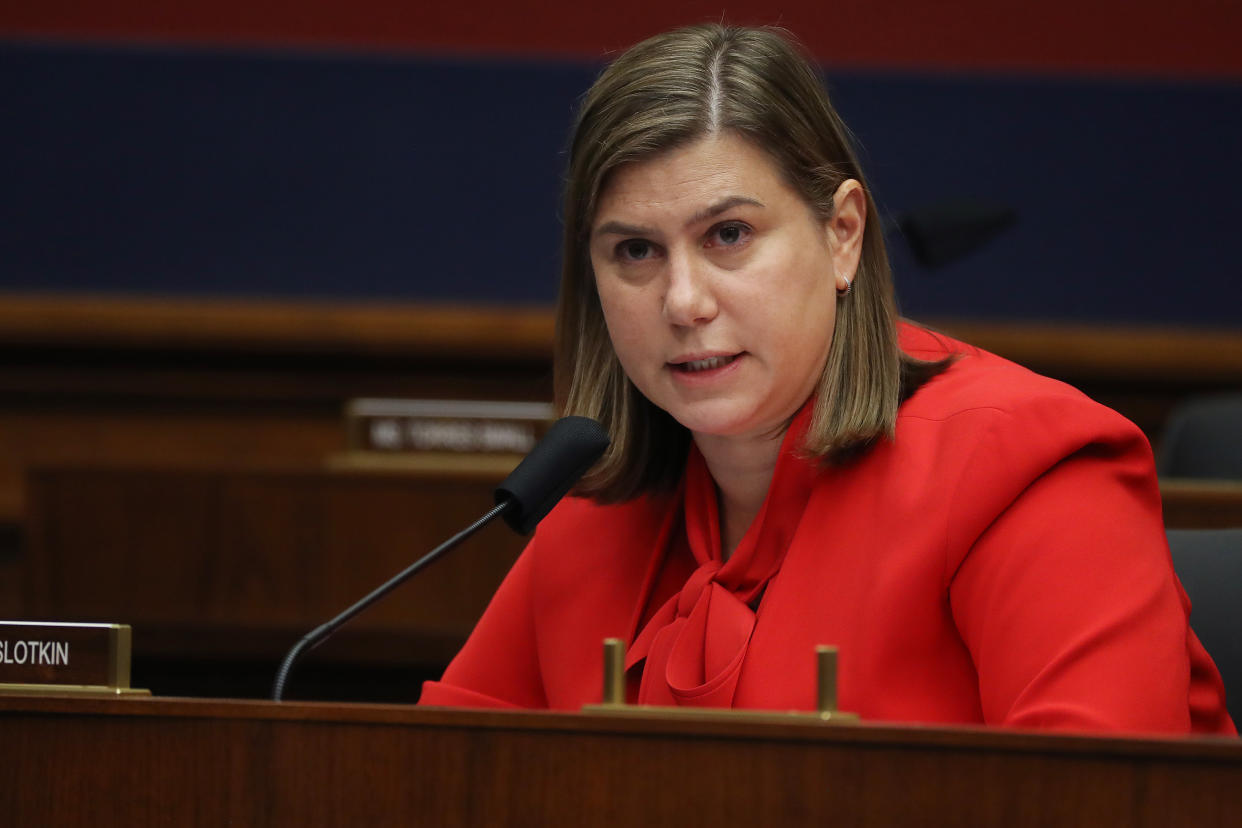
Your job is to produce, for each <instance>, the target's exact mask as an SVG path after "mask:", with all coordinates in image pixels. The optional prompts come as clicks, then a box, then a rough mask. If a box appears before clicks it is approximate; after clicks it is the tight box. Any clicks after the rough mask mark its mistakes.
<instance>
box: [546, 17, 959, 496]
mask: <svg viewBox="0 0 1242 828" xmlns="http://www.w3.org/2000/svg"><path fill="white" fill-rule="evenodd" d="M725 130H729V131H732V132H734V133H736V134H739V135H741V136H743V137H745V138H747V139H748V140H750V141H752V142H753V143H754V144H755V145H756V146H758V147H760V148H761V149H763V150H764V151H766V152H767V153H768V155H769V156H770V157H771V158H772V159H773V161H774V162H775V163H776V165H777V167H778V168H779V169H780V170H781V171H782V173H783V174H784V175H785V177H786V179H787V181H788V182H789V184H790V185H791V186H792V187H793V188H794V189H795V191H797V192H798V193H800V194H801V195H802V198H803V199H804V200H805V201H806V203H807V204H808V205H810V206H811V208H812V209H813V210H814V211H815V212H816V214H817V215H819V216H820V217H822V218H823V219H825V220H827V219H828V218H829V217H830V216H831V215H832V213H833V210H834V209H835V205H834V204H833V196H834V194H835V193H836V191H837V188H838V187H839V186H840V185H841V183H842V182H844V181H846V180H848V179H851V178H853V179H857V180H858V181H859V183H861V184H862V185H863V189H864V191H865V193H866V198H867V218H868V221H867V222H866V225H865V230H864V234H863V243H862V254H861V258H860V260H859V264H858V269H857V271H856V273H855V276H854V282H853V288H852V290H851V291H850V293H849V295H848V296H846V297H845V298H844V299H842V300H839V301H838V304H837V316H836V327H835V330H834V332H833V337H832V344H831V347H830V350H829V354H828V360H827V362H826V364H825V365H824V370H823V374H822V376H821V377H820V380H819V385H818V387H817V390H816V395H817V396H816V401H815V410H814V413H813V415H812V418H811V424H810V428H809V430H808V432H807V436H806V441H805V444H804V445H803V447H802V448H803V451H804V452H805V453H806V454H807V455H809V456H813V457H819V458H821V459H822V460H823V461H824V462H827V463H841V462H844V461H847V460H848V459H850V458H851V457H853V456H855V455H857V454H859V453H861V452H863V451H865V450H866V449H867V448H868V447H869V446H871V445H872V444H873V443H874V442H875V441H876V440H878V439H880V438H881V437H883V436H886V435H887V436H890V437H891V436H892V434H893V430H894V426H895V423H896V419H897V406H898V404H899V403H900V401H901V400H902V399H903V398H904V397H905V396H908V395H909V393H911V392H912V391H913V390H914V389H915V388H917V387H918V386H919V385H921V384H922V383H923V382H925V381H926V380H927V379H928V378H930V376H932V375H933V374H934V373H936V372H938V370H939V368H940V365H941V364H939V363H930V364H929V363H924V362H921V361H918V360H915V359H913V358H911V357H909V356H907V355H905V354H903V353H902V351H901V350H900V348H899V347H898V345H897V330H896V311H895V307H894V301H893V287H892V275H891V272H890V269H889V263H888V254H887V252H886V251H885V248H884V239H883V236H882V234H881V231H880V224H879V222H878V221H877V220H876V207H875V202H874V201H873V199H872V197H871V193H870V189H869V188H868V187H867V182H866V179H865V178H864V176H863V172H862V168H861V167H860V166H859V163H858V159H857V158H856V157H855V154H854V151H853V149H852V147H851V146H850V139H849V131H848V129H847V127H846V126H845V124H844V122H842V120H841V118H840V116H839V115H837V112H836V110H835V109H834V108H833V106H832V104H831V103H830V102H829V100H828V95H827V93H826V91H825V90H824V86H823V84H822V82H821V81H820V78H819V76H818V75H817V74H816V72H815V70H814V69H812V68H811V65H810V64H809V63H808V61H807V60H806V59H805V58H804V57H803V56H802V55H801V54H800V52H799V51H798V49H797V48H796V47H795V46H794V44H793V43H792V42H791V40H790V39H789V37H788V35H786V34H785V33H784V32H781V31H780V30H776V29H747V28H733V27H728V26H722V25H714V24H712V25H701V26H691V27H688V28H684V29H677V30H675V31H671V32H666V33H664V34H660V35H657V36H655V37H652V38H650V39H648V40H644V41H643V42H642V43H639V44H638V45H636V46H634V47H632V48H630V49H629V50H628V51H626V52H625V53H623V54H622V55H621V56H620V57H618V58H617V59H616V60H615V61H613V62H612V64H611V65H609V66H608V68H607V69H605V70H604V72H603V73H602V74H601V75H600V76H599V78H598V80H596V81H595V84H594V85H593V86H592V87H591V88H590V90H589V91H588V92H587V93H586V96H585V98H584V99H583V102H582V105H581V108H580V110H579V112H578V118H577V122H576V124H575V127H574V132H573V138H572V142H571V144H570V151H569V169H568V175H567V180H566V184H565V202H564V237H563V250H562V255H563V259H562V271H561V288H560V298H559V302H558V305H557V316H556V341H555V351H554V360H555V386H556V400H557V406H558V409H559V410H560V412H561V413H562V414H563V415H569V414H577V415H582V416H587V417H593V418H594V419H596V420H599V421H600V422H601V423H603V424H604V426H605V427H606V428H607V429H608V432H609V434H611V435H612V445H611V446H610V447H609V449H608V451H607V453H606V454H605V455H604V457H603V459H602V460H601V461H600V462H599V463H598V464H597V465H596V466H595V467H594V468H593V469H592V470H591V472H590V473H589V474H588V475H587V476H586V477H584V478H583V480H582V482H581V483H580V484H579V486H578V489H577V491H578V493H579V494H583V495H587V496H591V497H594V498H596V499H597V500H600V501H605V502H611V501H619V500H625V499H628V498H631V497H634V496H636V495H639V494H642V493H644V492H648V491H654V490H660V489H667V488H670V487H671V486H673V485H674V484H675V483H676V481H677V479H678V478H679V477H680V474H681V471H682V467H683V465H684V462H685V456H686V450H687V448H688V447H689V442H690V434H689V432H688V431H687V429H686V428H685V427H684V426H682V425H680V424H679V423H677V422H676V421H675V420H674V419H673V418H672V417H671V416H669V415H668V414H667V413H666V412H664V411H663V410H661V409H659V408H657V407H656V406H655V405H653V404H652V403H651V402H649V401H648V400H647V399H646V398H645V397H644V396H643V395H642V394H641V393H639V391H638V390H637V389H636V388H635V387H634V385H633V383H631V382H630V381H629V378H628V377H626V375H625V372H624V370H623V369H622V368H621V363H620V362H619V361H618V359H617V356H616V353H615V352H614V351H613V347H612V342H611V340H610V339H609V337H608V331H607V328H606V326H605V324H604V314H603V310H602V308H601V307H600V301H599V294H598V293H597V292H596V287H595V276H594V272H593V270H592V268H591V258H590V253H589V237H590V232H591V225H592V223H593V222H594V218H595V210H596V206H597V203H598V200H599V196H600V193H601V192H602V191H603V189H604V188H605V187H606V186H607V184H608V181H609V176H610V175H611V174H612V173H613V172H615V171H616V170H617V169H618V168H620V167H621V166H622V165H624V164H627V163H630V162H633V161H639V160H643V159H648V158H651V157H653V156H655V155H658V154H660V153H663V152H667V151H669V150H671V149H673V148H676V147H681V146H684V145H687V144H689V143H691V142H693V141H696V140H698V139H700V138H703V137H704V136H707V135H711V134H713V133H717V132H721V131H725ZM825 278H828V277H827V274H825Z"/></svg>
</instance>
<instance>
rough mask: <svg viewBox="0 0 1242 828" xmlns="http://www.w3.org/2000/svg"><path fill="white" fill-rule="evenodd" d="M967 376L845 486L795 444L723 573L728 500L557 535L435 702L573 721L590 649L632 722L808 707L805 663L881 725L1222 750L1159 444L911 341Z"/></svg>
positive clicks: (1016, 376)
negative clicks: (1170, 529)
mask: <svg viewBox="0 0 1242 828" xmlns="http://www.w3.org/2000/svg"><path fill="white" fill-rule="evenodd" d="M902 346H903V348H904V349H905V350H906V351H907V352H909V353H911V354H913V355H914V356H918V357H922V358H925V359H938V358H941V357H943V356H945V355H947V354H950V353H955V354H958V355H959V357H960V358H959V359H958V360H957V361H956V362H955V363H954V364H953V365H952V366H951V367H950V368H949V369H948V370H947V371H945V372H944V373H943V374H941V375H940V376H938V377H936V378H935V379H933V380H932V381H931V382H930V383H928V384H927V385H925V386H924V387H923V388H921V389H919V390H918V391H917V392H916V393H915V394H914V395H913V396H912V397H911V398H910V399H908V400H907V401H906V402H905V403H903V405H902V406H901V409H900V412H899V416H898V421H897V429H896V437H895V439H894V440H892V441H886V442H883V443H881V444H879V445H877V446H876V447H875V448H873V449H872V450H871V451H869V452H868V453H867V454H865V455H864V456H863V457H862V458H860V459H859V460H857V461H855V462H854V463H852V464H849V465H847V466H845V467H842V468H831V469H820V468H817V467H816V466H815V465H813V464H812V463H810V462H807V461H805V460H803V459H801V458H799V457H797V456H796V450H797V447H798V445H799V444H800V440H801V437H802V435H803V434H804V433H805V429H806V422H807V420H808V419H809V407H808V408H805V409H804V410H803V411H802V412H800V413H799V415H798V417H797V418H796V419H795V421H794V424H793V425H792V426H791V428H790V430H789V433H788V434H787V435H786V438H785V442H784V445H783V447H782V450H781V456H780V459H779V460H778V463H777V467H776V471H775V473H774V476H773V481H772V484H771V487H770V490H769V493H768V498H767V500H766V501H765V503H764V506H763V509H762V511H761V512H760V514H759V515H758V516H757V517H756V519H755V521H754V523H753V524H752V525H751V527H750V529H749V530H748V531H747V533H746V535H745V536H744V538H743V539H742V541H741V543H740V544H739V546H738V548H737V549H736V550H735V551H734V553H733V554H732V555H731V556H730V557H729V559H728V560H727V561H724V562H722V561H721V554H720V537H719V521H718V517H717V513H716V495H715V488H714V484H713V483H712V480H711V477H710V475H709V474H708V472H707V469H706V466H705V464H704V462H703V460H702V457H701V456H700V455H699V454H698V452H697V451H695V450H693V449H692V450H691V453H690V457H689V458H688V461H687V464H686V473H685V476H684V479H683V480H682V483H681V486H680V487H679V489H678V490H677V492H675V493H673V494H671V495H663V496H651V497H644V498H639V499H637V500H634V501H630V502H627V503H624V504H620V505H612V506H600V505H597V504H594V503H591V502H589V501H585V500H581V499H574V498H570V499H566V500H565V501H564V502H562V503H561V504H560V505H559V506H558V507H557V508H556V509H554V510H553V512H552V513H551V514H550V515H549V516H548V517H547V518H545V519H544V521H543V523H542V524H541V525H540V527H539V529H538V531H537V532H536V534H535V537H534V539H533V540H532V541H531V543H530V545H529V546H528V547H527V549H526V551H525V552H524V553H523V554H522V556H521V557H520V558H519V560H518V561H517V563H516V564H515V565H514V567H513V569H512V571H511V572H510V573H509V575H508V577H507V578H506V579H505V582H504V583H503V584H502V585H501V587H500V589H499V590H498V591H497V593H496V596H495V597H494V598H493V600H492V602H491V605H490V606H489V607H488V609H487V612H486V613H485V614H484V616H483V618H482V619H481V620H480V621H479V624H478V626H477V627H476V628H475V631H474V633H473V634H472V635H471V637H470V640H469V641H468V642H467V643H466V645H465V647H464V648H463V649H462V651H461V653H459V654H458V656H457V657H456V658H455V659H454V660H453V662H452V664H450V665H449V667H448V669H447V670H446V671H445V674H444V677H443V679H442V680H441V681H439V682H427V684H426V685H424V689H423V695H422V699H421V702H420V703H422V704H427V705H449V706H468V707H484V706H486V707H523V708H551V709H559V710H576V709H578V708H579V707H581V706H582V705H583V704H588V703H592V702H597V701H598V700H599V697H600V687H601V683H602V675H601V670H602V668H601V642H602V641H603V639H604V638H607V637H618V638H622V639H624V640H625V641H626V642H628V644H629V647H628V656H627V667H628V668H629V676H630V680H631V691H630V692H631V697H632V700H637V701H640V702H642V703H650V704H665V705H668V704H678V705H698V706H722V707H743V708H765V709H778V710H785V709H801V710H812V709H814V704H815V676H814V671H815V659H814V648H815V645H817V644H835V645H836V646H837V647H838V648H839V650H840V658H839V681H838V683H839V699H840V706H841V708H842V709H844V710H850V711H855V712H858V713H860V714H861V715H862V717H863V718H864V719H867V720H887V721H905V722H937V723H962V724H978V723H988V724H998V725H1008V726H1019V727H1054V728H1062V729H1075V730H1129V731H1146V732H1160V731H1163V732H1188V731H1196V732H1208V733H1234V732H1235V731H1234V727H1233V723H1232V721H1231V720H1230V719H1229V716H1228V714H1227V713H1226V712H1225V707H1224V689H1223V687H1222V685H1221V680H1220V676H1219V674H1218V673H1217V671H1216V667H1215V665H1213V664H1212V661H1211V659H1210V658H1209V657H1208V655H1207V653H1206V652H1205V651H1204V650H1203V647H1202V645H1201V644H1200V643H1199V641H1198V639H1197V638H1196V637H1195V635H1194V633H1193V632H1192V631H1191V630H1190V628H1189V626H1188V624H1187V617H1188V614H1189V601H1188V600H1187V599H1186V595H1185V593H1184V592H1183V591H1182V589H1181V585H1180V584H1179V583H1178V581H1177V579H1176V577H1175V576H1174V574H1173V569H1172V564H1171V562H1170V559H1169V553H1168V547H1167V544H1166V542H1165V537H1164V528H1163V524H1162V519H1161V512H1160V495H1159V491H1158V489H1157V486H1156V479H1155V473H1154V469H1153V466H1152V459H1151V451H1150V449H1149V447H1148V445H1147V442H1146V440H1145V439H1144V437H1143V435H1142V433H1141V432H1139V430H1138V429H1137V428H1135V427H1134V425H1132V424H1131V423H1129V422H1128V421H1126V420H1125V419H1124V418H1122V417H1120V416H1119V415H1117V414H1116V413H1115V412H1113V411H1110V410H1109V409H1107V408H1104V407H1103V406H1100V405H1097V404H1096V403H1093V402H1092V401H1091V400H1089V399H1087V398H1086V397H1085V396H1083V395H1082V394H1081V393H1079V392H1078V391H1075V390H1074V389H1072V388H1070V387H1069V386H1066V385H1064V384H1061V383H1059V382H1055V381H1053V380H1049V379H1047V378H1044V377H1040V376H1037V375H1035V374H1033V373H1031V372H1029V371H1027V370H1025V369H1023V368H1020V367H1018V366H1016V365H1014V364H1013V363H1010V362H1007V361H1005V360H1003V359H1000V358H999V357H996V356H994V355H992V354H988V353H986V352H984V351H980V350H978V349H975V348H972V347H970V346H968V345H964V344H962V343H960V342H955V341H953V340H950V339H947V338H945V337H940V336H936V335H932V334H930V333H928V332H926V331H922V330H919V329H914V328H905V329H903V331H902Z"/></svg>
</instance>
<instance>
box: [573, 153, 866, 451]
mask: <svg viewBox="0 0 1242 828" xmlns="http://www.w3.org/2000/svg"><path fill="white" fill-rule="evenodd" d="M847 189H850V191H851V192H853V191H854V190H858V191H859V192H858V193H857V194H856V195H854V196H850V197H848V198H847V199H846V201H847V202H848V204H851V205H853V209H855V210H858V209H861V211H862V215H861V217H859V218H858V219H857V221H856V222H855V223H856V224H857V226H852V227H849V228H845V230H843V229H842V227H840V226H838V225H839V224H840V219H839V216H840V215H841V214H842V213H843V212H844V211H843V210H842V205H843V201H842V196H843V193H844V191H845V190H847ZM837 196H838V201H837V213H836V214H834V216H833V218H831V219H829V220H827V221H825V220H823V219H821V218H819V217H818V216H816V215H815V213H814V212H813V211H812V210H811V208H810V207H809V206H808V205H807V204H806V203H805V202H804V201H803V200H802V198H801V196H800V195H799V194H798V193H797V192H796V191H794V190H793V189H792V188H790V186H789V185H788V184H786V183H785V180H784V178H783V176H782V175H781V173H780V171H779V170H778V169H777V167H776V166H775V165H774V164H773V163H772V161H771V160H770V159H769V158H768V156H767V154H766V153H764V152H763V151H762V150H760V149H758V148H756V147H755V146H754V145H752V144H751V143H750V142H749V141H747V140H745V139H744V138H741V137H740V136H738V135H735V134H730V133H724V134H719V135H716V136H711V137H708V138H704V139H702V140H700V141H698V142H696V143H694V144H691V145H689V146H687V147H683V148H680V149H675V150H672V151H669V152H667V153H664V154H662V155H659V156H656V157H655V158H652V159H650V160H646V161H639V162H634V163H631V164H628V165H626V166H624V167H621V168H620V169H618V170H617V171H616V172H615V173H614V174H613V175H612V177H611V179H610V181H609V183H608V185H607V186H606V188H605V189H604V190H603V192H602V193H601V197H600V200H599V207H598V211H597V213H596V216H595V221H594V223H593V225H592V228H591V240H590V253H591V264H592V266H593V267H594V270H595V282H596V286H597V288H598V291H599V297H600V302H601V304H602V306H603V311H604V318H605V320H606V322H607V325H608V333H609V336H610V337H611V338H612V344H613V347H614V349H615V350H616V353H617V356H618V358H619V359H620V360H621V365H622V367H624V369H625V372H626V374H627V375H628V376H629V378H630V380H631V381H632V382H633V383H634V385H635V386H637V387H638V389H639V390H640V391H641V392H642V393H643V394H644V395H645V396H646V397H647V399H649V400H651V401H652V402H653V403H654V404H655V405H657V406H659V407H660V408H662V409H664V410H665V411H667V412H668V413H669V414H671V415H672V416H673V417H674V418H675V419H676V420H677V421H678V422H680V423H681V424H682V425H684V426H686V427H687V428H688V429H690V430H691V431H692V432H694V433H695V434H696V435H699V436H703V435H714V436H719V437H748V436H762V437H770V436H772V435H773V434H778V433H779V432H780V431H781V429H782V428H783V427H784V425H785V424H786V423H787V422H788V420H789V418H790V417H791V416H792V415H793V414H794V413H795V412H796V411H797V410H798V409H799V408H800V407H801V406H802V404H803V402H805V401H806V399H807V398H808V397H809V396H810V395H811V393H812V392H813V391H814V389H815V386H816V384H817V382H818V379H819V376H820V373H821V371H822V370H823V367H824V362H825V361H826V359H827V357H828V347H829V343H831V341H832V330H833V323H834V321H835V317H836V303H837V295H836V288H837V284H838V283H840V284H841V285H842V287H844V284H845V283H844V281H842V280H841V279H842V277H848V278H851V279H852V278H853V274H854V268H855V267H856V265H857V256H858V254H857V247H858V244H857V241H858V239H861V236H862V231H861V222H862V220H864V219H865V205H863V206H861V208H860V205H862V202H863V199H862V196H861V188H859V186H858V184H857V182H854V181H852V180H851V181H848V182H846V183H845V184H843V185H842V188H841V190H839V191H838V194H837ZM855 236H856V237H857V238H855Z"/></svg>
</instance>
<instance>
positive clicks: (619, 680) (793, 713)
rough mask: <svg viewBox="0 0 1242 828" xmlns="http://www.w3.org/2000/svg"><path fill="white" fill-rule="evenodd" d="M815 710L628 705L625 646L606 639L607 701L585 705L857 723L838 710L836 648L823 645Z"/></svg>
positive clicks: (667, 715) (631, 712)
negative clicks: (626, 698) (626, 699)
mask: <svg viewBox="0 0 1242 828" xmlns="http://www.w3.org/2000/svg"><path fill="white" fill-rule="evenodd" d="M815 661H816V668H817V670H816V694H815V696H816V708H817V709H816V710H815V711H814V712H808V711H804V710H790V711H776V710H729V709H722V708H719V707H656V706H653V705H643V704H627V703H626V701H625V643H624V642H623V641H622V640H621V639H619V638H606V639H604V701H603V703H602V704H588V705H583V708H582V710H583V712H584V713H602V714H605V715H610V716H646V717H650V718H664V719H688V718H692V719H720V720H722V721H746V722H770V723H774V724H788V723H789V722H805V721H814V722H823V723H825V724H834V725H835V724H856V723H857V722H858V721H859V718H858V714H857V713H845V712H843V711H840V710H837V648H836V647H826V646H823V645H820V646H818V647H816V648H815Z"/></svg>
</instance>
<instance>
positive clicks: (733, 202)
mask: <svg viewBox="0 0 1242 828" xmlns="http://www.w3.org/2000/svg"><path fill="white" fill-rule="evenodd" d="M739 204H749V205H751V206H752V207H762V206H763V202H762V201H759V200H758V199H755V198H751V197H750V196H740V195H737V196H729V197H728V198H724V199H721V200H720V201H717V202H716V203H715V204H713V205H712V206H710V207H706V208H704V209H702V210H700V211H698V212H697V213H695V214H694V215H693V216H691V217H690V220H689V221H687V222H686V226H687V227H689V226H690V225H692V224H698V223H699V222H701V221H706V220H707V219H709V218H714V217H715V216H718V215H720V214H721V213H723V212H725V211H726V210H730V209H732V208H734V207H737V206H738V205H739Z"/></svg>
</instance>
